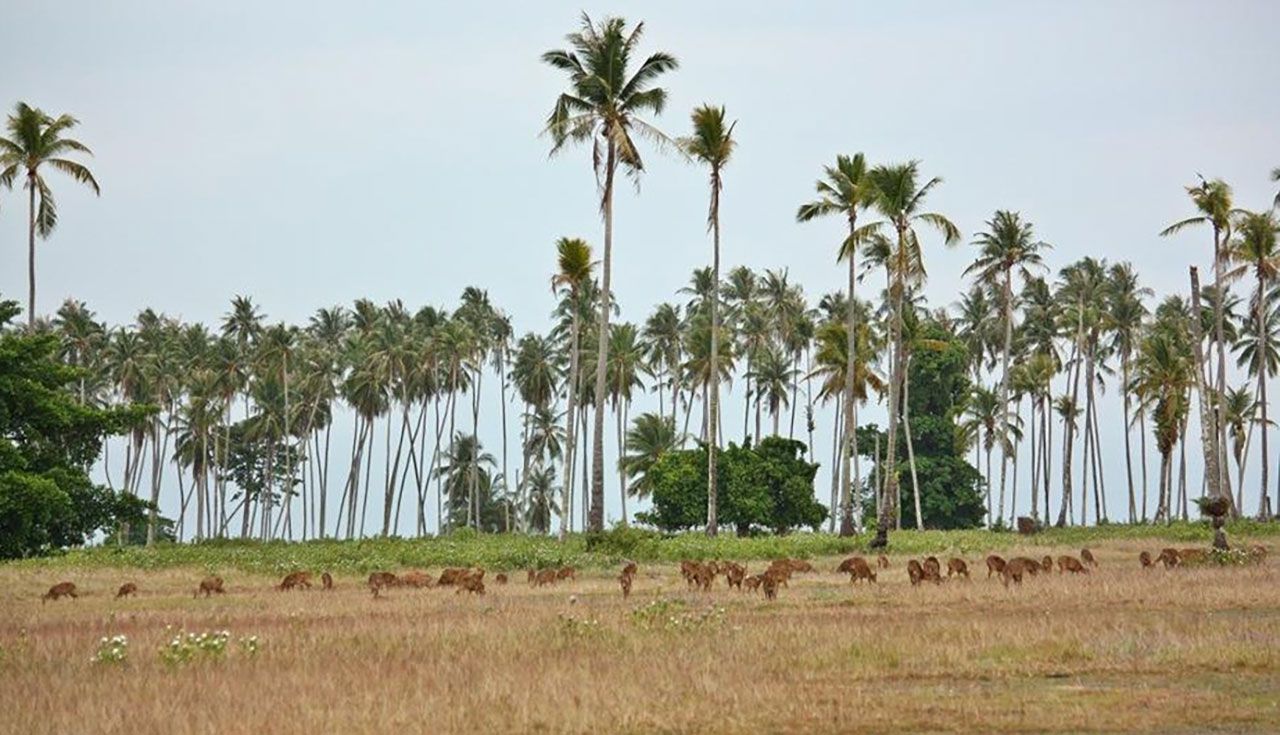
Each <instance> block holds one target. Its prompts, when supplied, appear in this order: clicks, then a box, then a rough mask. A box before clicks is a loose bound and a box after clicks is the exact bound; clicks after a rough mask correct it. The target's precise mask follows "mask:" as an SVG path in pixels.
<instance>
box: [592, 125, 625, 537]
mask: <svg viewBox="0 0 1280 735" xmlns="http://www.w3.org/2000/svg"><path fill="white" fill-rule="evenodd" d="M617 167H618V154H617V150H616V148H615V146H614V141H613V139H612V138H610V139H609V144H608V154H607V158H606V160H605V175H604V177H605V178H604V197H603V200H602V201H603V205H604V207H603V209H604V263H603V266H602V268H601V282H600V331H599V338H598V339H597V340H596V341H597V343H598V344H597V347H596V393H595V399H596V405H595V422H594V423H595V425H594V427H593V431H594V433H593V435H592V442H591V455H592V456H591V463H592V467H591V511H590V513H588V527H589V528H588V530H591V531H603V530H604V408H605V406H604V404H605V401H604V394H605V393H604V391H605V377H606V373H607V372H608V366H609V365H608V362H609V304H610V303H612V299H611V298H610V293H611V292H610V290H609V289H610V283H611V279H612V277H613V175H614V173H615V171H616V169H617Z"/></svg>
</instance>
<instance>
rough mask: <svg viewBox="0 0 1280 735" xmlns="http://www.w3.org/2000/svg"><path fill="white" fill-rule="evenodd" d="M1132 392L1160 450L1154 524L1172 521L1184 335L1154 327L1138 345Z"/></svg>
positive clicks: (1188, 377)
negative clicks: (1146, 412) (1147, 417)
mask: <svg viewBox="0 0 1280 735" xmlns="http://www.w3.org/2000/svg"><path fill="white" fill-rule="evenodd" d="M1134 368H1135V370H1134V390H1135V392H1136V394H1137V397H1138V400H1139V401H1140V402H1142V403H1143V404H1145V405H1147V406H1148V407H1149V409H1150V412H1151V415H1152V417H1153V419H1154V420H1155V427H1154V430H1155V439H1156V448H1157V449H1158V450H1159V451H1160V492H1159V500H1158V501H1157V504H1156V517H1155V519H1156V522H1157V523H1158V522H1160V521H1162V520H1172V513H1171V510H1170V507H1171V495H1172V490H1173V487H1172V457H1173V449H1174V446H1175V445H1176V444H1177V442H1178V437H1179V434H1180V432H1181V427H1182V425H1183V422H1184V420H1185V418H1186V415H1187V413H1188V409H1189V407H1190V400H1189V396H1188V392H1189V390H1190V388H1191V386H1192V384H1193V378H1192V371H1193V370H1194V369H1195V368H1194V367H1193V365H1192V359H1191V355H1190V350H1189V347H1188V345H1187V344H1186V340H1185V338H1184V335H1181V334H1179V333H1178V332H1177V331H1176V330H1175V329H1171V328H1168V327H1157V328H1156V329H1154V330H1153V331H1152V333H1151V334H1149V335H1148V336H1147V337H1146V338H1145V339H1144V340H1143V342H1142V348H1141V351H1140V352H1139V353H1138V358H1137V360H1136V362H1135V366H1134Z"/></svg>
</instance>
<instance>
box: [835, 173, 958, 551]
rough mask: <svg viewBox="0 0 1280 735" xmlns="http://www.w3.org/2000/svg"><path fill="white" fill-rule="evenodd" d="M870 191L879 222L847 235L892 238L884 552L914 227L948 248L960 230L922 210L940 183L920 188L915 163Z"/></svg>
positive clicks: (919, 271)
mask: <svg viewBox="0 0 1280 735" xmlns="http://www.w3.org/2000/svg"><path fill="white" fill-rule="evenodd" d="M868 177H869V184H870V187H871V188H872V189H873V190H874V191H875V195H874V201H873V206H874V207H875V208H876V210H877V211H879V212H880V214H881V215H882V216H884V218H885V219H884V220H882V221H880V222H873V223H871V224H869V225H863V226H862V227H861V228H859V230H858V231H856V232H855V233H853V234H851V235H850V238H851V239H852V240H853V241H854V242H855V243H856V242H862V241H869V240H870V239H871V238H872V236H874V235H876V234H878V233H879V231H880V230H882V229H886V228H892V229H893V231H894V234H895V235H896V239H895V241H894V242H893V246H892V250H891V255H890V259H889V272H890V288H889V302H890V314H889V324H890V365H891V367H890V370H889V420H888V436H889V437H891V438H890V440H889V441H888V442H887V444H888V446H887V447H886V449H885V460H884V472H885V501H886V502H885V503H883V504H882V505H881V513H880V517H879V518H878V519H877V522H876V537H875V539H874V540H873V541H872V546H873V548H883V547H884V546H885V545H887V544H888V543H889V521H890V518H891V517H896V516H897V513H896V508H897V498H898V473H897V466H896V465H897V441H896V440H895V439H894V437H897V435H898V433H897V432H898V423H899V415H898V414H899V411H900V409H901V406H900V405H899V403H900V400H901V395H902V394H901V387H902V384H903V380H904V378H905V375H906V372H905V359H904V358H905V354H904V351H903V339H902V322H903V309H904V297H905V296H906V293H907V290H908V288H909V287H910V286H911V285H912V284H913V283H917V282H919V281H920V280H922V279H923V278H924V275H925V270H924V259H923V255H922V252H921V250H922V249H921V247H920V238H919V235H918V234H917V233H916V226H917V225H921V224H923V225H927V226H929V227H932V228H933V229H936V230H937V231H938V232H939V233H941V235H942V238H943V242H944V243H946V244H947V245H953V244H955V243H957V242H959V240H960V230H959V229H958V228H957V227H956V226H955V224H954V223H953V222H952V221H951V220H949V219H947V218H946V217H944V216H943V215H941V214H938V213H936V212H926V211H923V208H924V201H925V199H926V198H927V197H928V195H929V193H930V192H931V191H933V189H934V188H936V187H937V186H939V185H940V184H941V183H942V179H941V178H939V177H934V178H931V179H929V180H928V181H926V182H925V183H924V184H923V185H921V184H920V183H919V178H920V165H919V162H918V161H911V162H909V163H905V164H897V165H891V166H877V167H875V168H873V169H872V170H871V171H870V172H869V173H868Z"/></svg>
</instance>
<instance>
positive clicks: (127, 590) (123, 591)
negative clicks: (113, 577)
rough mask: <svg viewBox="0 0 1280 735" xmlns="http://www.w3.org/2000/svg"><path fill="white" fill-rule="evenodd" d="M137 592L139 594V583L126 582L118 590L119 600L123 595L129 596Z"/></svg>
mask: <svg viewBox="0 0 1280 735" xmlns="http://www.w3.org/2000/svg"><path fill="white" fill-rule="evenodd" d="M136 594H138V585H136V584H134V583H133V582H125V583H124V584H122V585H120V589H118V590H116V599H117V600H118V599H120V598H121V597H128V596H129V595H136Z"/></svg>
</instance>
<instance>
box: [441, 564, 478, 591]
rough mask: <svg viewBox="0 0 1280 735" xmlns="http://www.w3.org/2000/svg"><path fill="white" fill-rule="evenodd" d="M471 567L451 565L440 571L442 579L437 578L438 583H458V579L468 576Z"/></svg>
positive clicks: (442, 585) (447, 584)
mask: <svg viewBox="0 0 1280 735" xmlns="http://www.w3.org/2000/svg"><path fill="white" fill-rule="evenodd" d="M469 571H470V570H469V569H460V568H458V567H450V568H448V569H445V570H444V571H442V572H440V579H438V580H436V584H437V585H439V586H441V587H448V586H450V585H454V584H457V583H458V580H460V579H462V578H463V577H464V576H466V574H467V572H469Z"/></svg>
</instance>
